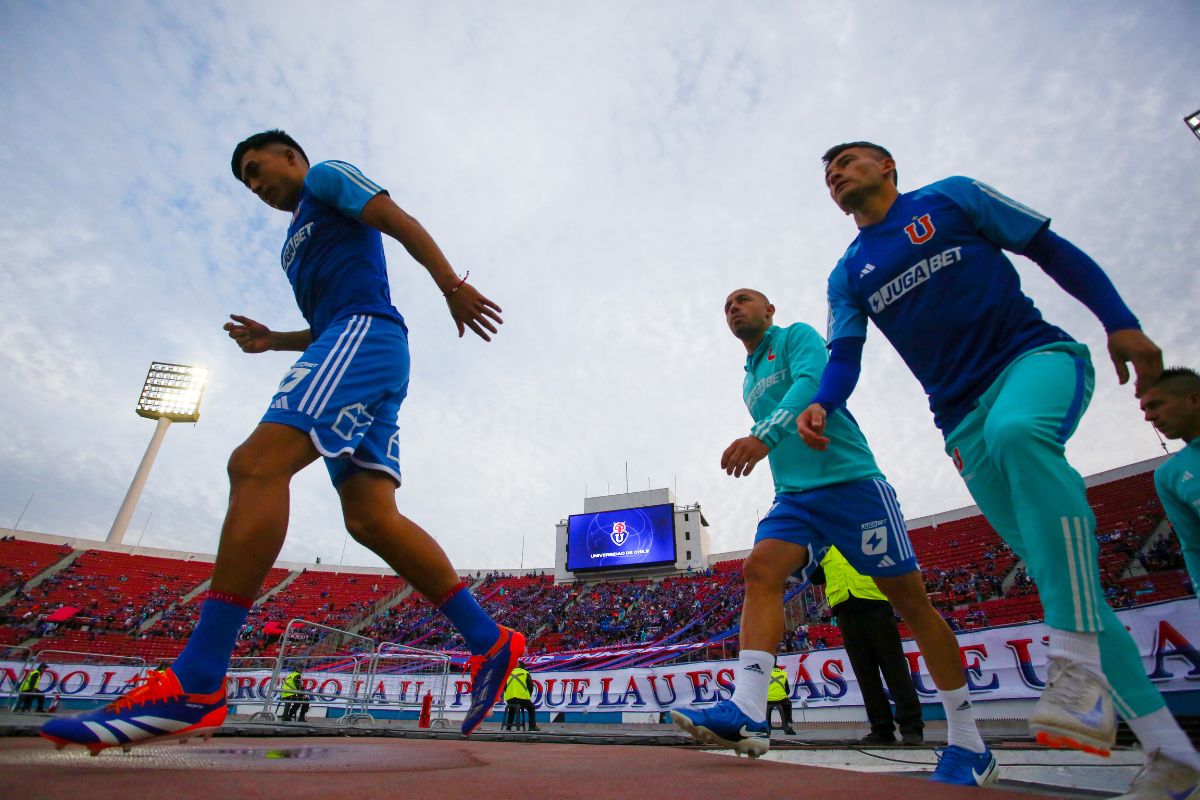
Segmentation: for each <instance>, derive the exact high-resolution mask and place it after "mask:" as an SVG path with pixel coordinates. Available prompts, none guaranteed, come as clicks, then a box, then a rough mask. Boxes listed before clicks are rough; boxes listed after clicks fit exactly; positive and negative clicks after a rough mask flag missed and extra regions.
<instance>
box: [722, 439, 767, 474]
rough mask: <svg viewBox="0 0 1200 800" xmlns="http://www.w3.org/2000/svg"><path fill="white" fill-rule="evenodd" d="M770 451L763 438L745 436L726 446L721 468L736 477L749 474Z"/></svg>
mask: <svg viewBox="0 0 1200 800" xmlns="http://www.w3.org/2000/svg"><path fill="white" fill-rule="evenodd" d="M769 452H771V451H770V450H769V449H768V448H767V446H766V444H764V443H763V441H762V439H759V438H758V437H756V436H743V437H742V438H741V439H735V440H734V442H733V444H731V445H729V447H726V448H725V452H724V453H722V454H721V469H723V470H725V474H726V475H732V476H733V477H735V478H740V477H742V476H743V475H749V474H750V473H751V471H753V469H754V465H755V464H757V463H758V462H760V461H762V460H763V459H764V458H766V457H767V454H768V453H769Z"/></svg>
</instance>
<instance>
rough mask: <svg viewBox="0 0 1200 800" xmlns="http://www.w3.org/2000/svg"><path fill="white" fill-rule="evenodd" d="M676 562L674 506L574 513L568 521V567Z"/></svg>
mask: <svg viewBox="0 0 1200 800" xmlns="http://www.w3.org/2000/svg"><path fill="white" fill-rule="evenodd" d="M674 562H675V506H674V505H673V504H671V503H665V504H663V505H659V506H644V507H642V508H626V509H622V510H620V511H601V512H599V513H595V514H572V515H571V517H570V518H569V519H568V520H567V569H568V570H570V571H572V572H577V571H580V570H591V569H621V568H627V567H649V566H652V565H655V564H673V563H674Z"/></svg>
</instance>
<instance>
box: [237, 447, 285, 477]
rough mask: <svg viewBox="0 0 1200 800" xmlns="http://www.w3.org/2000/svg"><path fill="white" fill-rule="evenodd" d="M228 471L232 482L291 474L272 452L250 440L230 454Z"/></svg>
mask: <svg viewBox="0 0 1200 800" xmlns="http://www.w3.org/2000/svg"><path fill="white" fill-rule="evenodd" d="M226 471H227V472H228V473H229V481H230V483H239V482H243V481H250V480H255V479H263V478H270V477H278V476H290V472H288V470H286V469H284V468H283V466H282V465H281V464H279V463H278V459H275V458H272V457H271V454H270V453H266V452H264V451H263V449H262V448H261V447H257V446H255V445H254V444H252V443H250V442H243V443H242V444H240V445H238V446H237V447H236V448H235V449H234V451H233V453H231V454H230V456H229V463H228V464H227V465H226Z"/></svg>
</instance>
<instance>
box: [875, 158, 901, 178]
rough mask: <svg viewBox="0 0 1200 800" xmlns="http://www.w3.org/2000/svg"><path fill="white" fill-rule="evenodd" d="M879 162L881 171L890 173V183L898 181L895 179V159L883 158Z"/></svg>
mask: <svg viewBox="0 0 1200 800" xmlns="http://www.w3.org/2000/svg"><path fill="white" fill-rule="evenodd" d="M879 164H880V166H882V167H883V171H884V172H885V173H886V172H890V173H892V183H898V181H897V180H896V159H894V158H885V159H883V160H882V161H880V162H879Z"/></svg>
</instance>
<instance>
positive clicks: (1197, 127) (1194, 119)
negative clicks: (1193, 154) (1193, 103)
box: [1183, 110, 1200, 138]
mask: <svg viewBox="0 0 1200 800" xmlns="http://www.w3.org/2000/svg"><path fill="white" fill-rule="evenodd" d="M1183 121H1184V122H1185V123H1187V126H1188V128H1190V129H1191V131H1192V133H1194V134H1196V137H1197V138H1200V110H1196V111H1193V112H1192V113H1191V114H1188V115H1187V116H1186V117H1184V118H1183Z"/></svg>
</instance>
